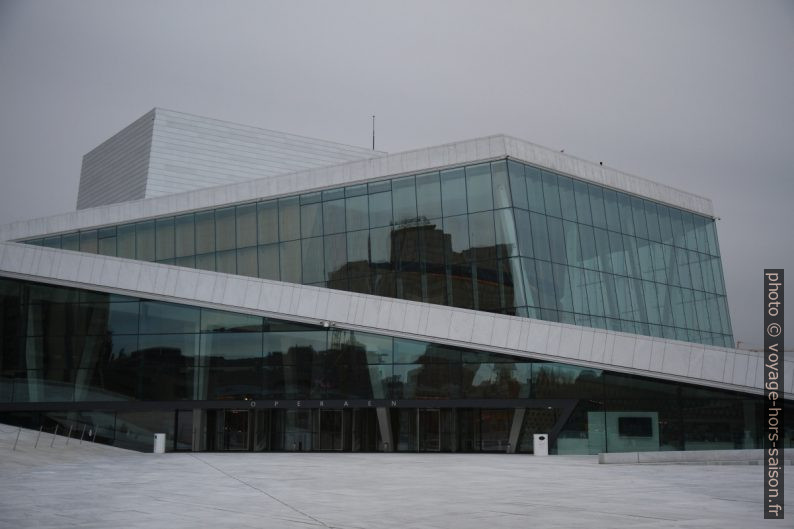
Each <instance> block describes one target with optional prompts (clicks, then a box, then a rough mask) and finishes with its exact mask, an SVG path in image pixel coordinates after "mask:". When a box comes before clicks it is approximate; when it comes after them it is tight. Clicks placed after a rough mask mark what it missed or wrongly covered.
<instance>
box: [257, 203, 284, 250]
mask: <svg viewBox="0 0 794 529" xmlns="http://www.w3.org/2000/svg"><path fill="white" fill-rule="evenodd" d="M256 224H257V237H258V241H259V244H270V243H273V242H278V232H279V229H278V202H276V201H275V200H268V201H267V202H259V203H257V205H256Z"/></svg>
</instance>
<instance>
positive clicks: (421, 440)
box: [416, 409, 441, 452]
mask: <svg viewBox="0 0 794 529" xmlns="http://www.w3.org/2000/svg"><path fill="white" fill-rule="evenodd" d="M416 424H417V436H418V439H417V444H418V446H419V451H420V452H439V451H440V450H441V412H440V410H427V409H419V410H416Z"/></svg>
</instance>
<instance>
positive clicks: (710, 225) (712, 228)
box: [706, 220, 720, 255]
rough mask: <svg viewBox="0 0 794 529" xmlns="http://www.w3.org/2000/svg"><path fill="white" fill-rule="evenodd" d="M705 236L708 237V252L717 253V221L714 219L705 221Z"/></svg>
mask: <svg viewBox="0 0 794 529" xmlns="http://www.w3.org/2000/svg"><path fill="white" fill-rule="evenodd" d="M706 238H707V239H708V247H709V249H708V253H710V254H711V255H719V254H720V251H719V248H718V246H719V245H718V243H717V223H716V222H715V221H714V220H708V221H707V222H706Z"/></svg>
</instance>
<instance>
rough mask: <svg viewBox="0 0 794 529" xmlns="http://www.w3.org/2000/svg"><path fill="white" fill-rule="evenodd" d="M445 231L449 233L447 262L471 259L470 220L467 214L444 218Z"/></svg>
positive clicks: (462, 261)
mask: <svg viewBox="0 0 794 529" xmlns="http://www.w3.org/2000/svg"><path fill="white" fill-rule="evenodd" d="M444 233H445V234H446V235H449V239H450V242H449V246H447V247H446V250H447V262H449V263H453V264H454V263H464V262H467V261H469V260H470V250H469V249H470V245H469V222H468V216H467V215H458V216H457V217H445V218H444Z"/></svg>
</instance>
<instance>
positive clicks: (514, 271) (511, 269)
mask: <svg viewBox="0 0 794 529" xmlns="http://www.w3.org/2000/svg"><path fill="white" fill-rule="evenodd" d="M521 278H522V272H521V262H520V261H519V259H518V258H517V257H511V258H510V259H502V260H500V261H499V285H500V288H501V289H502V299H503V303H502V306H503V307H504V308H505V310H506V311H507V313H508V314H516V313H515V312H514V311H513V309H515V308H516V307H521V306H524V305H526V304H527V300H526V296H525V291H524V285H523V282H522V280H521Z"/></svg>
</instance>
